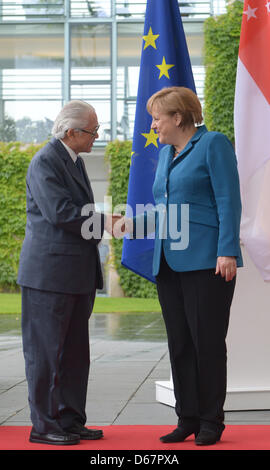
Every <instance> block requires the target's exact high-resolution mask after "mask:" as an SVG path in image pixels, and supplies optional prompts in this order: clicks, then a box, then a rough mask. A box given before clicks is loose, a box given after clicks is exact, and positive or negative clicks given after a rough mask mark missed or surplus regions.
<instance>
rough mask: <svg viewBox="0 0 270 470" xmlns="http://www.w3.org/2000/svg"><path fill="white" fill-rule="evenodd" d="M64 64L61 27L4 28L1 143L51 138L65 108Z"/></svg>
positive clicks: (0, 71)
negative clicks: (62, 108) (54, 122)
mask: <svg viewBox="0 0 270 470" xmlns="http://www.w3.org/2000/svg"><path fill="white" fill-rule="evenodd" d="M63 63H64V37H63V26H62V25H59V24H56V25H54V24H44V25H35V24H28V25H27V26H26V25H21V24H20V25H13V24H12V25H11V24H10V25H3V24H2V25H1V31H0V64H1V65H0V140H20V141H21V142H42V141H44V140H45V139H47V138H48V135H49V134H50V131H51V127H52V123H53V121H54V119H55V116H56V114H57V113H58V112H59V110H60V109H61V106H62V88H63ZM8 136H9V137H8Z"/></svg>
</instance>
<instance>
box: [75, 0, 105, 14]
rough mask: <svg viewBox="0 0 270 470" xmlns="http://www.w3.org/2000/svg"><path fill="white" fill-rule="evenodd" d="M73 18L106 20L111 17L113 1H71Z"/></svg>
mask: <svg viewBox="0 0 270 470" xmlns="http://www.w3.org/2000/svg"><path fill="white" fill-rule="evenodd" d="M70 10H71V16H72V17H77V18H78V17H80V18H85V17H92V18H93V17H94V18H104V17H109V16H111V0H71V6H70Z"/></svg>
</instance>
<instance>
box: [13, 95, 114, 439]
mask: <svg viewBox="0 0 270 470" xmlns="http://www.w3.org/2000/svg"><path fill="white" fill-rule="evenodd" d="M98 128H99V125H98V120H97V115H96V113H95V110H94V108H93V107H92V106H90V105H89V104H87V103H85V102H82V101H71V102H69V103H68V104H66V105H65V106H64V108H63V109H62V111H61V112H60V113H59V115H58V116H57V118H56V121H55V123H54V127H53V131H52V134H53V136H54V137H53V138H52V140H51V141H50V142H49V143H47V144H46V145H45V146H44V147H43V148H42V149H41V150H40V151H39V152H38V153H37V154H36V155H35V156H34V158H33V159H32V161H31V163H30V166H29V169H28V173H27V178H26V183H27V184H26V196H27V223H26V232H25V239H24V242H23V246H22V251H21V257H20V265H19V273H18V284H19V285H20V286H21V292H22V338H23V349H24V357H25V365H26V377H27V381H28V389H29V405H30V410H31V420H32V423H33V427H32V430H31V434H30V441H31V442H40V443H45V444H55V445H71V444H76V443H78V442H79V441H80V439H100V438H101V437H102V436H103V432H102V430H97V429H88V428H87V427H86V426H85V423H86V414H85V403H86V393H87V384H88V374H89V365H90V355H89V337H88V320H89V318H90V314H91V312H92V308H93V304H94V299H95V293H96V289H97V288H102V283H103V280H102V274H101V267H100V259H99V252H98V243H99V242H100V240H101V238H102V236H103V231H104V229H106V230H107V231H108V232H109V233H111V232H112V219H111V218H110V217H106V216H105V215H104V214H101V213H98V212H96V211H95V208H94V197H93V193H92V189H91V185H90V181H89V179H88V177H87V174H86V171H85V167H84V162H83V160H82V158H81V157H79V156H78V154H79V153H80V152H90V151H91V149H92V145H93V143H94V141H95V139H96V138H98ZM83 207H84V208H85V207H88V208H90V209H89V210H88V213H87V215H82V214H84V211H82V208H83ZM84 222H88V225H87V226H88V228H89V230H88V233H87V236H84V235H83V233H82V226H83V225H84Z"/></svg>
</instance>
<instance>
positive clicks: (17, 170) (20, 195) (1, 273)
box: [0, 142, 38, 291]
mask: <svg viewBox="0 0 270 470" xmlns="http://www.w3.org/2000/svg"><path fill="white" fill-rule="evenodd" d="M37 148H38V147H37V146H28V147H25V148H22V147H21V144H20V143H18V142H15V143H14V142H10V143H4V142H0V290H1V291H3V290H16V289H17V288H18V286H17V284H16V278H17V270H18V263H19V256H20V251H21V245H22V240H23V238H24V233H25V222H26V212H25V209H26V201H25V176H26V172H27V168H28V165H29V163H30V161H31V158H32V157H33V155H34V154H35V152H36V151H37Z"/></svg>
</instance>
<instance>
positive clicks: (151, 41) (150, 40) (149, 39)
mask: <svg viewBox="0 0 270 470" xmlns="http://www.w3.org/2000/svg"><path fill="white" fill-rule="evenodd" d="M158 37H159V34H153V31H152V28H151V26H150V28H149V31H148V34H147V36H143V39H144V40H145V44H144V48H143V50H144V49H146V48H147V47H148V46H152V47H153V48H154V49H156V48H157V46H156V40H157V38H158Z"/></svg>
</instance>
